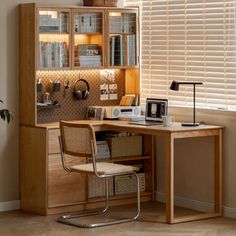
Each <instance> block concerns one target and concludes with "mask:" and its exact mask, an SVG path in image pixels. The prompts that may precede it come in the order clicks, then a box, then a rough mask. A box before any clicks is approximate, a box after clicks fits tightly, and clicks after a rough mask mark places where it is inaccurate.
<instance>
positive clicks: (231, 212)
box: [223, 206, 236, 219]
mask: <svg viewBox="0 0 236 236" xmlns="http://www.w3.org/2000/svg"><path fill="white" fill-rule="evenodd" d="M223 215H224V216H225V217H229V218H233V219H236V208H232V207H227V206H223Z"/></svg>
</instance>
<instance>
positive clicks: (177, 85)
mask: <svg viewBox="0 0 236 236" xmlns="http://www.w3.org/2000/svg"><path fill="white" fill-rule="evenodd" d="M170 89H171V90H175V91H178V90H179V83H178V82H177V81H175V80H173V81H172V83H171V86H170Z"/></svg>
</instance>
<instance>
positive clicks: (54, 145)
mask: <svg viewBox="0 0 236 236" xmlns="http://www.w3.org/2000/svg"><path fill="white" fill-rule="evenodd" d="M59 135H60V130H59V129H50V130H49V131H48V137H49V145H48V153H49V154H56V153H60V146H59V140H58V136H59Z"/></svg>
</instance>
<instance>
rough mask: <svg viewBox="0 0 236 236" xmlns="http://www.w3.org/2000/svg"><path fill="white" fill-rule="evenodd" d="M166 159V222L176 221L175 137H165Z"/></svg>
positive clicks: (169, 135)
mask: <svg viewBox="0 0 236 236" xmlns="http://www.w3.org/2000/svg"><path fill="white" fill-rule="evenodd" d="M165 157H166V158H165V159H166V222H167V223H169V224H171V223H174V138H173V136H172V135H171V134H168V136H166V137H165Z"/></svg>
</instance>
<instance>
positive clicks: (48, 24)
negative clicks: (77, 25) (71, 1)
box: [39, 12, 69, 33]
mask: <svg viewBox="0 0 236 236" xmlns="http://www.w3.org/2000/svg"><path fill="white" fill-rule="evenodd" d="M68 29H69V15H68V13H67V12H61V13H60V16H59V17H56V18H53V17H52V16H51V15H46V14H45V15H40V17H39V32H51V33H53V32H68V31H69V30H68Z"/></svg>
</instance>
